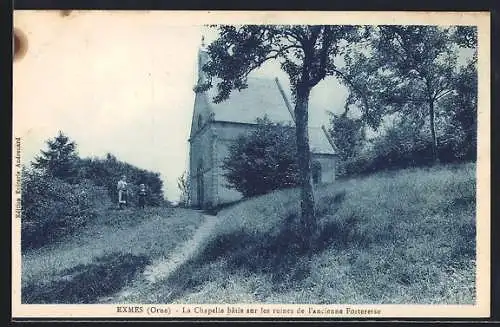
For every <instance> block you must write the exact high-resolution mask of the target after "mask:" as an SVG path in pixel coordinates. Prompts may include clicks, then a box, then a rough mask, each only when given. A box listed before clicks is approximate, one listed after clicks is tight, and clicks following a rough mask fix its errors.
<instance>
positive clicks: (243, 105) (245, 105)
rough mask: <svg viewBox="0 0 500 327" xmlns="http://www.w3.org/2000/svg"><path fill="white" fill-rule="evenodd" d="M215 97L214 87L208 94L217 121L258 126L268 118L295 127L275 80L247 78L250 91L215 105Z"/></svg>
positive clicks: (234, 92)
mask: <svg viewBox="0 0 500 327" xmlns="http://www.w3.org/2000/svg"><path fill="white" fill-rule="evenodd" d="M216 94H217V90H216V88H215V87H212V88H211V89H210V90H209V91H208V92H207V96H208V100H209V105H210V107H211V109H212V112H213V114H214V120H218V121H227V122H237V123H250V124H255V121H256V119H257V118H262V117H263V116H264V115H267V116H268V117H269V120H271V121H273V122H275V123H285V124H286V123H289V124H292V125H293V120H292V116H291V115H290V113H289V112H288V109H287V107H286V105H285V102H284V101H283V98H282V97H281V94H280V93H279V92H278V89H277V86H276V83H275V81H274V80H272V79H266V78H255V77H253V78H248V88H246V89H243V90H241V91H238V90H234V91H232V92H231V94H230V96H229V98H228V99H227V100H225V101H222V102H220V103H214V102H213V98H214V97H215V95H216Z"/></svg>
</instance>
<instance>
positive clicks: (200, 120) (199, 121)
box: [198, 114, 203, 128]
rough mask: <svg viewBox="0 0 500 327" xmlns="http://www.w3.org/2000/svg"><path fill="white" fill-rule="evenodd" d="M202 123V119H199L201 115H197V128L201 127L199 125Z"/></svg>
mask: <svg viewBox="0 0 500 327" xmlns="http://www.w3.org/2000/svg"><path fill="white" fill-rule="evenodd" d="M202 123H203V121H202V119H201V114H199V115H198V128H200V127H201V124H202Z"/></svg>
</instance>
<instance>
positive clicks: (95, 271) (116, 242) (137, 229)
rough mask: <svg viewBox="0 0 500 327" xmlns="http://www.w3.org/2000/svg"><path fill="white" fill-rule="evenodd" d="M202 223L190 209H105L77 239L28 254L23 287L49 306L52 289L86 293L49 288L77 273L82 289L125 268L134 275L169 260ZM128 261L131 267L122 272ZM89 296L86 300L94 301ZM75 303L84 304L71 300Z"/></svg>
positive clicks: (62, 241)
mask: <svg viewBox="0 0 500 327" xmlns="http://www.w3.org/2000/svg"><path fill="white" fill-rule="evenodd" d="M202 221H203V216H202V215H201V214H199V213H197V212H194V211H190V210H185V209H172V208H167V207H158V208H146V209H145V210H144V211H141V210H136V209H125V210H123V211H119V210H116V209H102V210H101V211H100V213H99V214H98V216H97V218H96V220H95V221H94V222H93V223H91V224H90V225H88V226H87V227H85V228H84V229H83V230H81V231H80V232H79V233H78V234H76V235H73V236H69V237H66V238H64V239H62V240H61V241H59V242H58V243H55V244H52V245H49V246H45V247H43V248H40V249H38V250H32V251H28V252H27V253H25V254H23V257H22V285H23V287H26V286H28V285H30V284H31V287H29V288H25V289H24V290H25V292H29V293H33V294H31V296H30V298H32V299H37V300H40V299H42V300H43V301H50V299H45V298H46V297H47V296H48V295H49V293H50V288H54V287H56V286H57V287H58V288H57V291H52V292H53V293H54V292H59V291H61V292H63V291H64V290H63V288H68V287H70V286H71V287H73V286H75V288H78V287H79V288H81V285H62V286H61V285H55V286H54V285H48V284H47V281H54V280H56V281H58V280H59V279H60V278H61V277H62V276H63V275H68V274H72V273H74V272H78V273H79V274H80V275H81V276H80V275H78V276H77V277H78V278H80V281H81V280H84V282H82V283H83V284H86V283H88V282H96V283H97V284H96V285H101V284H99V283H100V282H98V281H97V279H99V278H100V277H101V278H103V277H102V274H105V273H110V274H120V273H121V271H120V269H123V270H131V268H134V269H135V268H136V267H133V266H134V265H139V264H140V265H143V266H144V265H146V264H147V263H148V262H150V261H152V260H153V259H156V258H159V257H164V256H165V257H168V256H169V255H170V252H171V251H172V250H173V249H174V247H175V246H177V245H178V244H179V243H182V242H184V241H186V240H189V239H190V238H191V237H192V235H193V233H194V231H195V230H196V228H197V227H198V226H199V225H200V224H201V223H202ZM124 262H125V263H127V262H128V263H127V264H126V265H124V266H123V267H121V266H120V264H122V263H124ZM94 275H95V276H94ZM99 275H101V276H100V277H99ZM112 277H113V276H111V277H110V278H112ZM114 277H116V276H114ZM118 277H119V276H118ZM77 281H79V280H77V279H75V280H74V281H73V283H74V284H77ZM105 282H109V281H103V283H105ZM121 282H125V281H121ZM52 284H54V283H52ZM59 284H60V283H59ZM36 285H38V286H36ZM44 285H45V286H44ZM63 286H64V287H63ZM115 286H116V287H117V288H120V287H122V286H123V285H115ZM44 287H45V288H46V289H47V290H44V289H43V288H44ZM54 289H55V288H54ZM64 292H66V291H64ZM35 293H36V294H35ZM87 295H88V294H86V295H82V296H84V297H85V298H87V297H88V298H89V299H90V295H88V296H87ZM68 301H70V300H69V299H68ZM71 301H77V302H78V301H85V299H79V298H71Z"/></svg>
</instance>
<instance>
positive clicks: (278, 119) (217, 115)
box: [198, 49, 335, 154]
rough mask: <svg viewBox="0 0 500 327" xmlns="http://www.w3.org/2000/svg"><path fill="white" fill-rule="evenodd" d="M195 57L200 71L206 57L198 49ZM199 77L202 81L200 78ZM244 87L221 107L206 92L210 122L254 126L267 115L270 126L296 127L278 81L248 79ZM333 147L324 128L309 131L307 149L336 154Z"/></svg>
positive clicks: (210, 94) (210, 93) (211, 89)
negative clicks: (284, 125)
mask: <svg viewBox="0 0 500 327" xmlns="http://www.w3.org/2000/svg"><path fill="white" fill-rule="evenodd" d="M198 56H199V57H198V58H199V65H200V66H199V67H200V70H199V71H201V67H202V65H203V64H204V62H206V60H207V59H208V58H207V57H208V54H207V53H206V51H205V50H203V49H200V51H199V54H198ZM199 77H200V78H202V76H201V75H200V76H199ZM247 84H248V87H247V88H245V89H243V90H241V91H238V90H233V91H232V92H231V94H230V96H229V98H228V99H226V100H225V101H222V102H220V103H214V102H213V99H214V97H215V95H216V94H217V89H216V87H212V88H210V89H209V90H208V91H206V92H205V94H206V96H207V102H208V106H209V108H210V111H211V112H212V114H213V120H215V121H223V122H235V123H245V124H255V123H256V120H257V118H262V117H264V116H265V115H267V117H268V118H269V120H271V121H272V122H275V123H283V124H290V125H295V122H294V120H293V111H292V109H291V108H289V107H288V106H289V104H288V99H287V98H286V95H285V93H284V92H283V90H282V89H281V86H280V84H279V81H278V79H274V80H273V79H270V78H262V77H249V78H248V79H247ZM332 143H333V142H331V140H329V139H328V136H327V135H326V131H325V130H324V129H323V128H321V127H309V146H310V149H311V152H312V153H316V154H335V151H334V145H333V144H332Z"/></svg>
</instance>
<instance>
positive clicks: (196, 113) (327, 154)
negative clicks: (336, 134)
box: [189, 46, 337, 209]
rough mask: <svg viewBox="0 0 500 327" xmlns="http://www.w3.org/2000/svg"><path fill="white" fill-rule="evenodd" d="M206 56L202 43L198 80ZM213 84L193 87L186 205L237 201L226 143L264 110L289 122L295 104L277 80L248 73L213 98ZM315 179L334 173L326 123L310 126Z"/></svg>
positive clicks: (329, 179) (328, 180)
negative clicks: (243, 82) (239, 86)
mask: <svg viewBox="0 0 500 327" xmlns="http://www.w3.org/2000/svg"><path fill="white" fill-rule="evenodd" d="M207 60H208V53H207V52H206V50H205V49H204V48H203V46H202V47H201V48H200V49H199V52H198V83H199V84H200V83H203V82H204V81H205V76H204V73H203V71H202V67H203V65H204V64H205V63H206V62H207ZM215 93H216V90H215V88H214V87H213V88H211V89H210V90H208V91H205V92H196V95H195V101H194V109H193V117H192V121H191V132H190V136H189V179H190V180H189V185H190V187H189V199H190V203H189V205H190V206H193V207H198V208H203V209H206V208H211V207H215V206H218V205H221V204H224V203H229V202H233V201H237V200H239V199H241V198H242V194H241V193H240V192H238V191H237V190H235V189H232V188H229V187H228V186H227V181H226V178H225V177H224V169H223V168H222V163H223V160H224V158H226V156H228V154H229V147H230V145H231V143H232V142H234V141H235V140H236V139H237V138H238V136H239V135H241V134H242V133H250V132H251V131H252V130H254V128H255V126H256V119H257V118H262V117H264V115H267V117H268V118H269V119H270V120H271V121H273V122H276V123H278V122H279V123H289V124H292V125H293V124H294V122H293V117H294V116H293V110H292V109H291V107H290V103H289V101H288V99H287V97H286V94H285V92H284V90H283V88H282V86H281V84H280V82H279V80H278V79H277V78H276V79H272V78H260V77H259V78H256V77H249V78H248V88H246V89H243V90H241V91H238V90H235V91H233V92H231V95H230V97H229V99H227V100H225V101H223V102H221V103H217V104H216V103H213V101H212V99H213V97H214V96H215ZM309 145H310V149H311V159H312V170H313V171H312V175H313V183H314V184H320V183H331V182H333V181H334V179H335V166H336V161H337V156H336V153H335V150H334V149H335V147H334V144H333V141H332V139H331V138H330V137H329V134H328V133H327V131H326V129H325V127H324V126H321V127H309Z"/></svg>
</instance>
